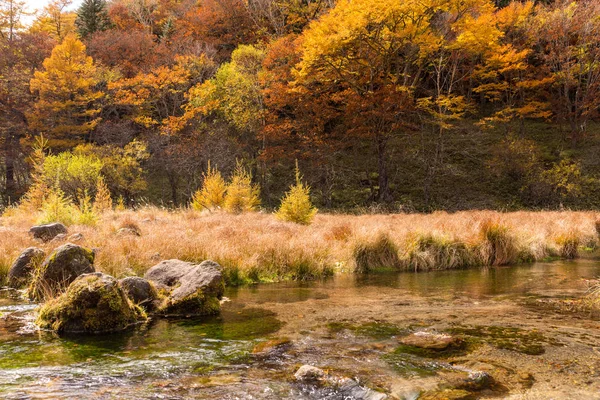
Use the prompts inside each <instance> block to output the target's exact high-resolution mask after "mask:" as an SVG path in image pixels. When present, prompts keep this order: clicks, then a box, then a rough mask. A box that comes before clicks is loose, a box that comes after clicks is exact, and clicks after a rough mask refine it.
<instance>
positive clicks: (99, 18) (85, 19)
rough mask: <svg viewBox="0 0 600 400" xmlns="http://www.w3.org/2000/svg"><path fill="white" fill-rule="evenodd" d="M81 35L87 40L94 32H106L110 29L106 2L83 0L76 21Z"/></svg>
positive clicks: (101, 0)
mask: <svg viewBox="0 0 600 400" xmlns="http://www.w3.org/2000/svg"><path fill="white" fill-rule="evenodd" d="M75 25H77V30H78V32H79V35H80V36H81V37H82V38H83V39H86V38H88V37H89V36H91V35H92V34H93V33H94V32H98V31H105V30H107V29H109V28H110V25H111V23H110V18H109V17H108V12H107V11H106V0H83V3H82V4H81V7H79V9H78V10H77V19H76V20H75Z"/></svg>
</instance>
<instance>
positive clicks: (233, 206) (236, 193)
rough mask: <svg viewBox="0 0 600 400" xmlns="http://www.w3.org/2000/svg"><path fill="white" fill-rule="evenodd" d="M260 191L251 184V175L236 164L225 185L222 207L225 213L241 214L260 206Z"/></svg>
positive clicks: (240, 165) (239, 164)
mask: <svg viewBox="0 0 600 400" xmlns="http://www.w3.org/2000/svg"><path fill="white" fill-rule="evenodd" d="M259 196H260V189H259V188H258V186H257V185H255V184H253V183H252V174H251V173H250V172H249V171H247V170H246V169H245V168H244V167H243V166H242V164H241V163H238V164H237V166H236V168H235V171H234V172H233V176H232V177H231V182H229V184H228V185H227V191H226V192H225V199H224V201H223V206H224V208H225V210H226V211H227V212H230V213H233V214H241V213H243V212H247V211H254V210H256V209H257V208H258V206H259V205H260V197H259Z"/></svg>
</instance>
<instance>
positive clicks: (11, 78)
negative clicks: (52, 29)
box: [0, 0, 53, 203]
mask: <svg viewBox="0 0 600 400" xmlns="http://www.w3.org/2000/svg"><path fill="white" fill-rule="evenodd" d="M24 5H25V4H24V3H23V2H19V1H14V0H5V1H2V2H0V54H1V56H0V158H1V159H2V161H3V168H2V167H0V170H1V171H2V173H3V175H2V177H0V182H2V183H4V185H1V184H0V187H2V186H3V190H2V189H0V203H2V202H3V201H2V200H5V201H6V202H8V201H14V200H16V199H17V198H18V196H19V195H20V194H22V193H23V191H24V189H25V187H26V185H27V181H28V179H27V172H28V171H27V165H26V163H25V159H26V156H25V149H24V148H23V147H22V145H21V142H22V140H23V139H24V138H25V136H26V133H27V124H28V120H27V115H26V114H27V112H28V110H29V108H30V107H31V104H32V102H33V96H32V94H31V92H30V91H29V81H30V80H31V77H32V76H33V73H34V70H35V69H36V68H38V67H39V66H40V65H41V63H42V61H43V59H44V58H45V57H46V56H48V55H49V53H50V50H51V48H52V45H53V43H52V40H51V39H50V38H49V37H48V35H46V34H39V35H36V34H30V33H27V32H25V31H24V30H23V29H24V28H23V26H22V23H21V18H22V16H23V15H25V14H26V11H25V10H24Z"/></svg>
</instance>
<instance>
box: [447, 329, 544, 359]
mask: <svg viewBox="0 0 600 400" xmlns="http://www.w3.org/2000/svg"><path fill="white" fill-rule="evenodd" d="M449 332H451V333H454V334H462V335H466V336H470V337H471V338H473V339H474V340H475V341H477V342H484V343H488V344H490V345H492V346H494V347H496V348H499V349H505V350H512V351H516V352H519V353H522V354H528V355H540V354H543V353H544V352H545V350H544V346H543V344H545V343H548V340H547V339H546V337H545V336H544V335H542V334H541V333H540V332H538V331H535V330H532V331H524V330H522V329H519V328H512V327H503V326H475V327H456V328H452V329H449Z"/></svg>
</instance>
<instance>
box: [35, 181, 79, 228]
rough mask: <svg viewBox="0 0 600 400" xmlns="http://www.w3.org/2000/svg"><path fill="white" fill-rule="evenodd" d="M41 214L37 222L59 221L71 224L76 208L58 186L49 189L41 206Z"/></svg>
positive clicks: (73, 220)
mask: <svg viewBox="0 0 600 400" xmlns="http://www.w3.org/2000/svg"><path fill="white" fill-rule="evenodd" d="M41 212H42V214H41V216H40V218H39V219H38V223H40V224H47V223H50V222H61V223H63V224H65V225H71V224H73V222H75V216H76V214H77V210H76V209H75V207H73V205H72V203H71V201H70V199H69V198H68V197H66V196H65V194H64V193H63V191H62V190H60V189H59V188H54V189H51V190H50V192H49V193H48V195H47V196H46V198H45V199H44V201H43V203H42V207H41Z"/></svg>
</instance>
